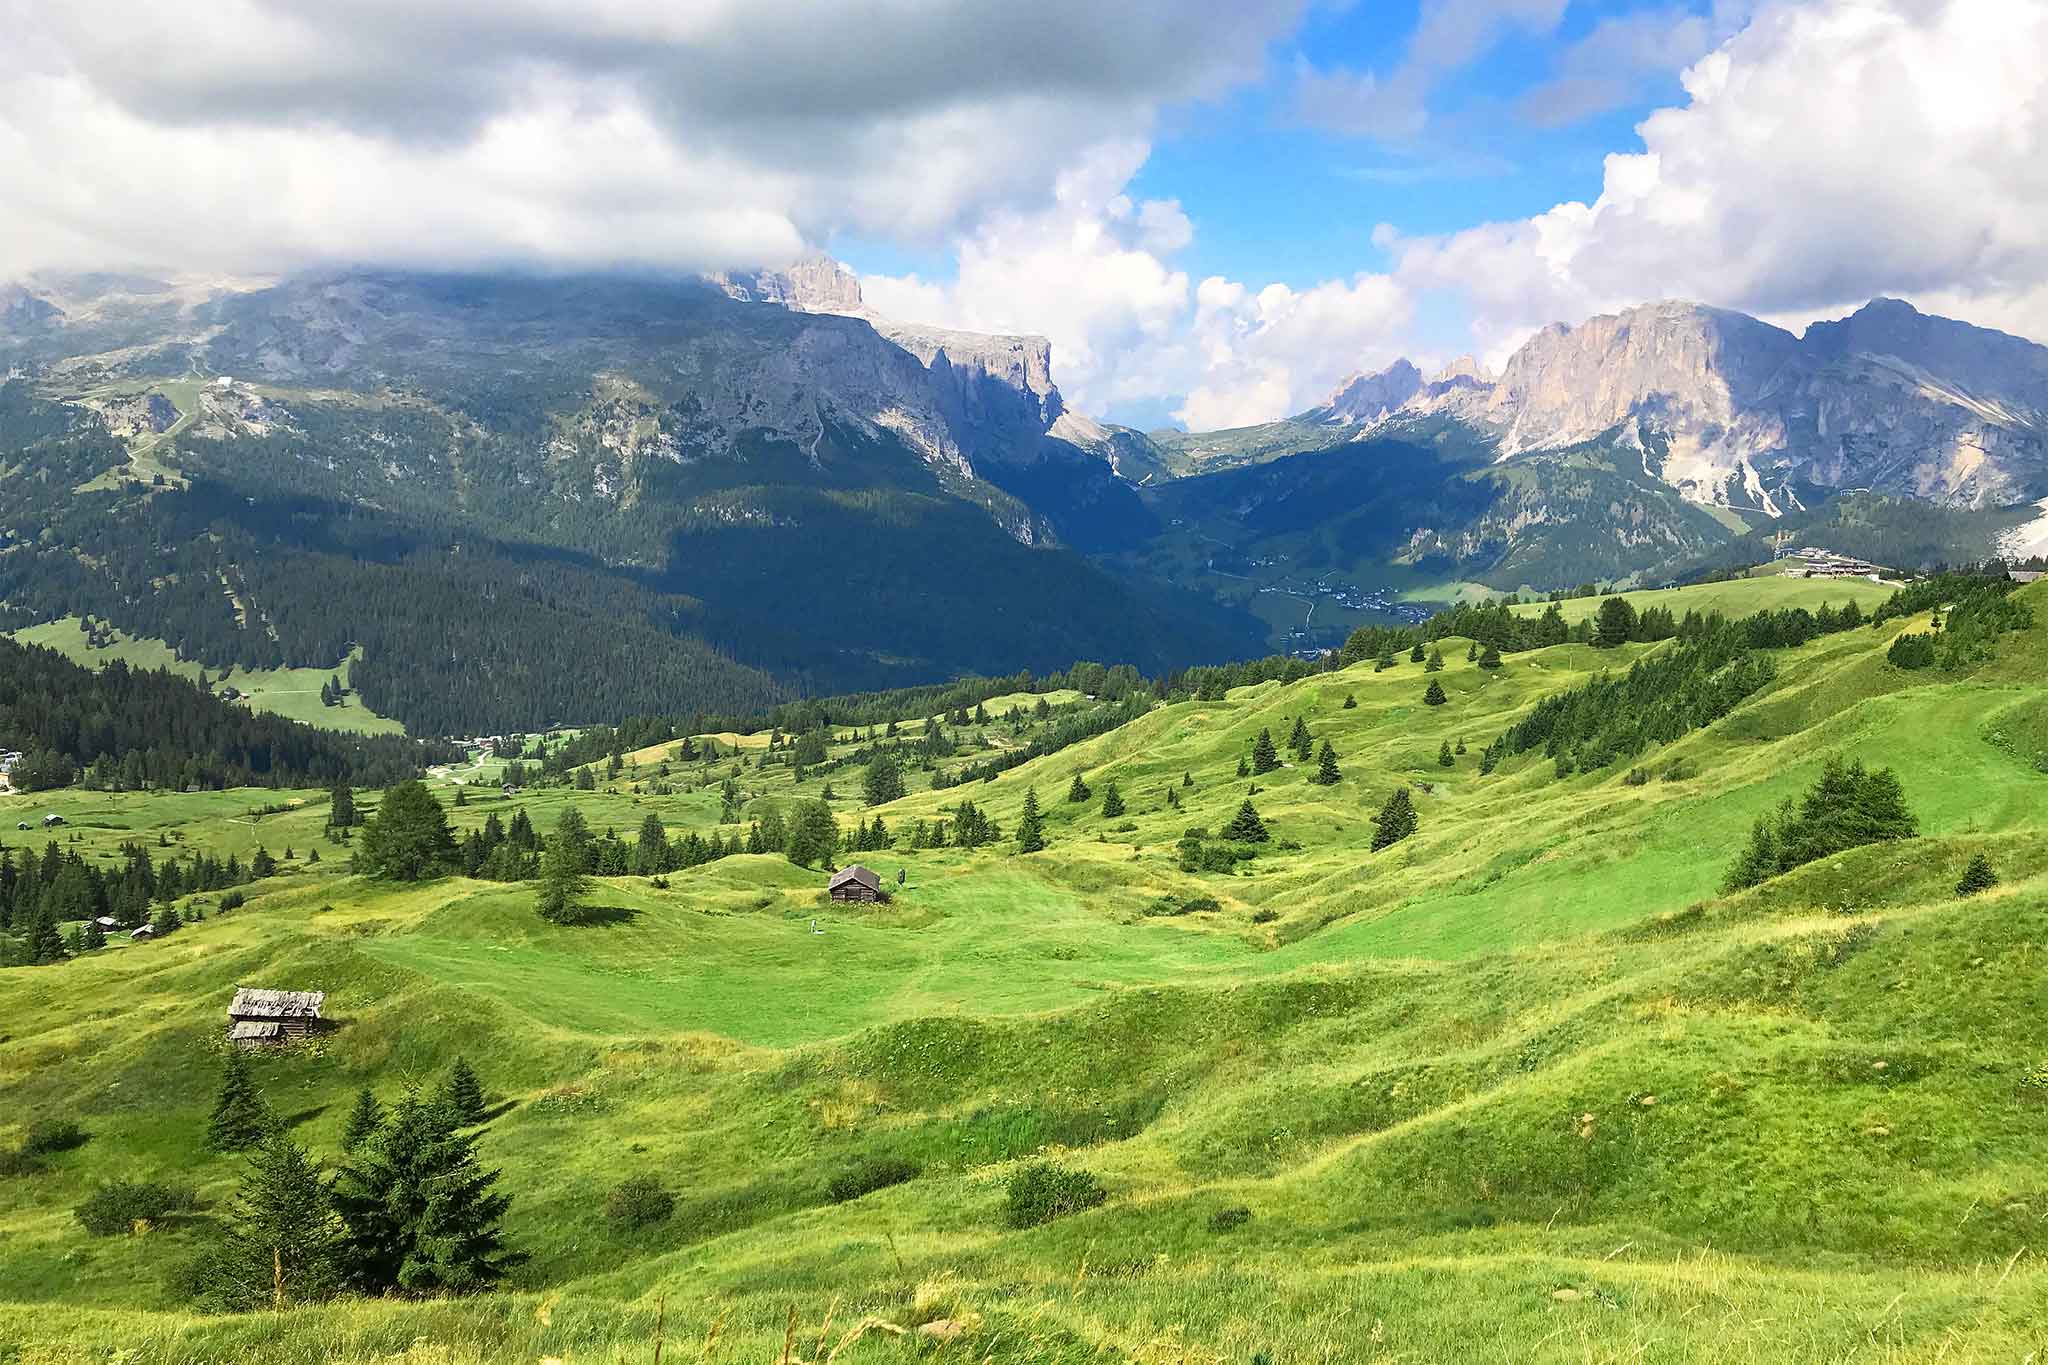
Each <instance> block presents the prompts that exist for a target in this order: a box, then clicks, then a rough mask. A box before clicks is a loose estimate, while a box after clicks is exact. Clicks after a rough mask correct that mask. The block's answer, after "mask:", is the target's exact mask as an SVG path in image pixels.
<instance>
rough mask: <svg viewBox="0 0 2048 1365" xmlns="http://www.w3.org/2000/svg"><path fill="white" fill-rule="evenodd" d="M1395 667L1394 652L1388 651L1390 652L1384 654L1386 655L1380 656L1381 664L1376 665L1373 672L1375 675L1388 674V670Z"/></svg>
mask: <svg viewBox="0 0 2048 1365" xmlns="http://www.w3.org/2000/svg"><path fill="white" fill-rule="evenodd" d="M1393 666H1394V651H1393V650H1391V649H1390V650H1388V651H1387V652H1386V653H1384V654H1382V655H1380V657H1379V662H1377V663H1375V664H1374V665H1373V666H1372V671H1373V672H1375V673H1384V672H1386V671H1387V670H1388V669H1390V668H1392V667H1393Z"/></svg>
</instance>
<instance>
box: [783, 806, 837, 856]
mask: <svg viewBox="0 0 2048 1365" xmlns="http://www.w3.org/2000/svg"><path fill="white" fill-rule="evenodd" d="M782 851H783V855H784V856H785V857H787V858H788V859H789V860H790V861H791V862H793V863H795V864H796V865H797V866H798V867H810V866H811V865H813V864H816V865H817V866H819V867H826V868H829V867H831V866H832V855H833V854H835V853H837V852H838V851H839V822H838V820H836V819H835V818H833V815H832V807H830V806H828V805H826V804H825V803H824V802H823V801H822V800H814V801H803V802H799V803H798V804H797V808H796V817H795V819H793V820H792V821H791V822H790V826H789V833H788V835H787V837H786V838H785V839H784V841H783V846H782Z"/></svg>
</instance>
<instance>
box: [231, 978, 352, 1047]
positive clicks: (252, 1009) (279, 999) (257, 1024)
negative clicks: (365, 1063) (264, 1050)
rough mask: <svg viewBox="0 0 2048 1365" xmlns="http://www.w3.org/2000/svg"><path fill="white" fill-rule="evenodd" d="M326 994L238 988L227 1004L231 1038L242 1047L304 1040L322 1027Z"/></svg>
mask: <svg viewBox="0 0 2048 1365" xmlns="http://www.w3.org/2000/svg"><path fill="white" fill-rule="evenodd" d="M326 999H327V995H326V992H324V991H270V990H259V989H257V988H255V987H252V986H237V987H235V998H234V1000H233V1002H232V1003H230V1004H229V1005H228V1038H229V1040H230V1041H232V1042H234V1043H235V1044H237V1045H238V1046H241V1047H264V1046H268V1045H271V1044H275V1043H289V1042H293V1041H295V1040H297V1039H300V1038H304V1037H306V1036H307V1035H309V1034H311V1033H312V1032H313V1031H314V1030H315V1029H317V1028H318V1027H319V1026H320V1006H321V1004H322V1003H324V1002H325V1001H326Z"/></svg>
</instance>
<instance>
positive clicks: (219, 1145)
mask: <svg viewBox="0 0 2048 1365" xmlns="http://www.w3.org/2000/svg"><path fill="white" fill-rule="evenodd" d="M273 1126H274V1121H273V1120H272V1118H271V1115H270V1106H269V1105H267V1104H265V1103H264V1102H263V1092H262V1091H260V1090H258V1089H257V1088H256V1081H255V1079H254V1078H253V1077H251V1076H250V1075H249V1059H248V1057H247V1056H245V1055H244V1054H243V1052H242V1049H241V1048H239V1047H230V1048H229V1049H228V1053H227V1056H226V1058H225V1059H223V1061H222V1063H221V1073H220V1094H219V1096H218V1097H217V1098H216V1099H215V1100H214V1102H213V1115H212V1117H211V1118H209V1119H207V1121H206V1145H207V1146H208V1147H211V1148H212V1149H213V1150H214V1151H216V1152H239V1151H241V1150H242V1149H243V1148H245V1147H249V1146H252V1145H254V1144H255V1143H257V1142H260V1141H261V1140H262V1139H263V1136H264V1134H266V1133H268V1132H269V1131H270V1130H271V1128H272V1127H273Z"/></svg>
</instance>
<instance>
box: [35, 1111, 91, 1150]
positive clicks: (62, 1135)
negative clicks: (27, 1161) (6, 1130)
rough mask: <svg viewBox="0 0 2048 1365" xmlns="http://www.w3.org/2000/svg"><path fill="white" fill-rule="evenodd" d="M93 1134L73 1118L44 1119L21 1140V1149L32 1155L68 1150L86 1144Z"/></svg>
mask: <svg viewBox="0 0 2048 1365" xmlns="http://www.w3.org/2000/svg"><path fill="white" fill-rule="evenodd" d="M91 1137H92V1134H90V1133H88V1132H86V1131H85V1129H84V1128H83V1127H82V1126H80V1125H79V1124H78V1123H76V1122H74V1121H72V1120H71V1119H42V1120H39V1121H38V1122H37V1123H35V1124H34V1125H32V1126H31V1127H30V1128H29V1130H28V1136H27V1137H25V1138H23V1139H22V1140H21V1150H22V1151H24V1152H27V1153H28V1154H29V1155H30V1156H46V1155H48V1154H49V1153H51V1152H68V1151H71V1150H72V1149H73V1148H76V1147H83V1146H85V1144H86V1142H87V1141H88V1140H89V1139H90V1138H91Z"/></svg>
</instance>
